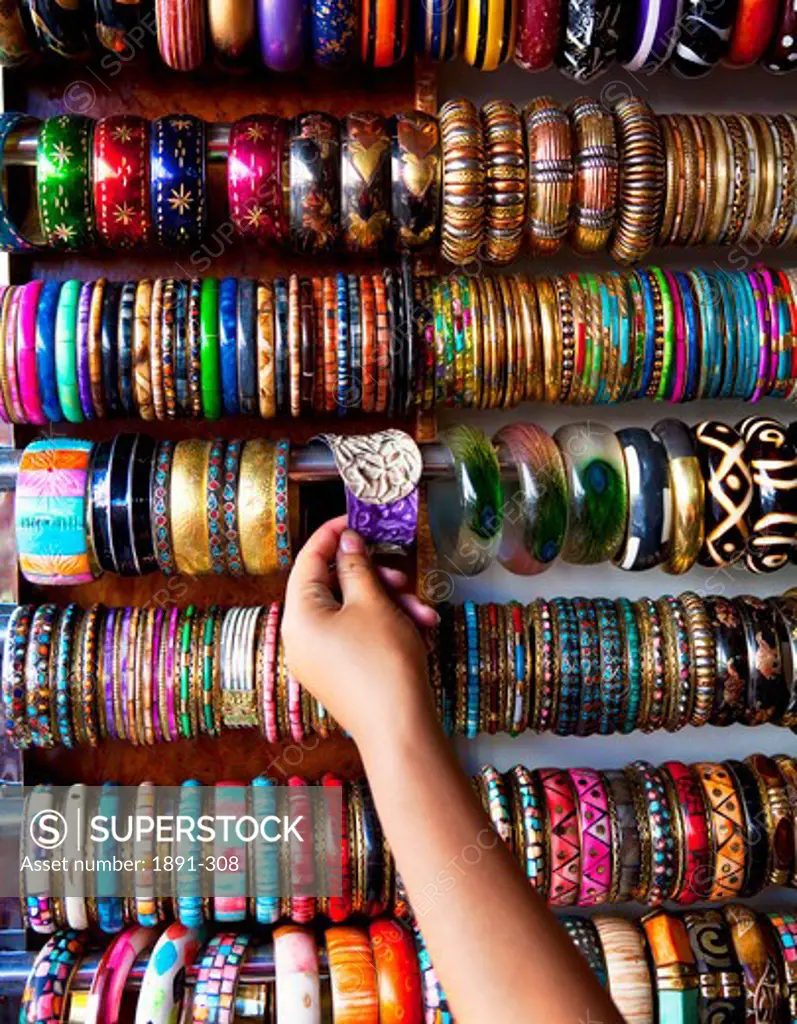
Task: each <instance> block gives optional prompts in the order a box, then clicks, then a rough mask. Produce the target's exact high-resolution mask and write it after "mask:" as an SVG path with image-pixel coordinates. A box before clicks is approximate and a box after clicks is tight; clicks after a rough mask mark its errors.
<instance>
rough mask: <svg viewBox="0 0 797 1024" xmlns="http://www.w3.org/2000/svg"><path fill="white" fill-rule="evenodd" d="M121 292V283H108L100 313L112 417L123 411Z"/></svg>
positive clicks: (104, 372)
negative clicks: (119, 342) (120, 337)
mask: <svg viewBox="0 0 797 1024" xmlns="http://www.w3.org/2000/svg"><path fill="white" fill-rule="evenodd" d="M121 292H122V286H121V283H119V282H117V281H106V282H105V288H104V289H103V293H102V310H101V312H100V325H99V326H100V332H99V333H100V339H99V340H100V351H99V356H100V360H101V368H100V373H101V378H102V391H103V398H104V404H105V408H106V410H107V412H108V413H109V415H111V416H115V415H120V414H121V411H122V410H121V405H120V402H119V388H118V384H119V373H118V337H119V301H120V299H121Z"/></svg>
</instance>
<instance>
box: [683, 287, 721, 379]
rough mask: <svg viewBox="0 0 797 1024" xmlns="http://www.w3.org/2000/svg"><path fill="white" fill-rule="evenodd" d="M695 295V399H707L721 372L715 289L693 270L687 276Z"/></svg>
mask: <svg viewBox="0 0 797 1024" xmlns="http://www.w3.org/2000/svg"><path fill="white" fill-rule="evenodd" d="M689 276H690V277H691V278H692V281H693V283H694V286H695V291H696V293H697V303H696V305H697V317H698V320H699V323H700V328H699V331H698V337H699V339H700V343H699V344H698V355H697V358H698V360H699V361H700V370H699V373H698V384H697V394H696V395H695V398H696V399H703V398H708V397H710V395H711V394H712V393H713V388H714V387H715V386H716V381H717V380H718V378H719V376H720V374H721V372H722V359H721V358H718V353H717V350H718V348H719V345H720V337H719V333H718V331H717V316H716V313H715V303H716V301H717V298H718V295H717V289H716V286H714V285H713V284H712V283H709V278H708V276H707V275H706V273H705V272H704V271H702V270H693V271H691V272H690V275H689Z"/></svg>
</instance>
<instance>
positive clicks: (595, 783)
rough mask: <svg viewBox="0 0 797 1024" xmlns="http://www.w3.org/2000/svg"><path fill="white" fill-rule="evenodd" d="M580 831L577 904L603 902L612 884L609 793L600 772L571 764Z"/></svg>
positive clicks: (587, 904)
mask: <svg viewBox="0 0 797 1024" xmlns="http://www.w3.org/2000/svg"><path fill="white" fill-rule="evenodd" d="M568 774H569V775H570V781H571V782H572V783H573V787H574V789H575V791H576V797H577V806H578V824H579V831H580V833H581V881H580V883H579V892H578V905H579V906H580V907H593V906H597V905H598V904H599V903H606V902H607V900H608V898H609V892H610V891H611V887H612V834H611V823H610V819H609V797H608V794H607V792H606V786H605V784H604V782H603V777H602V776H601V774H600V772H596V771H593V770H592V769H591V768H571V769H570V770H569V773H568Z"/></svg>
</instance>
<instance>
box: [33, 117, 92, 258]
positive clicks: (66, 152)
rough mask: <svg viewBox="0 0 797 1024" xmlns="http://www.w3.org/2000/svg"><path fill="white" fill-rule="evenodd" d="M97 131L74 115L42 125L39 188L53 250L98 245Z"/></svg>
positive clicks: (41, 211)
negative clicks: (94, 209)
mask: <svg viewBox="0 0 797 1024" xmlns="http://www.w3.org/2000/svg"><path fill="white" fill-rule="evenodd" d="M93 130H94V121H93V120H92V119H91V118H88V117H77V116H75V115H72V114H61V115H60V116H58V117H49V118H47V120H46V121H43V122H42V126H41V130H40V133H39V145H38V147H37V149H36V188H37V192H38V196H39V215H40V217H41V225H42V231H43V232H44V237H45V239H46V242H47V245H49V246H51V247H52V248H53V249H88V248H90V247H91V245H92V244H93V242H94V232H93V229H92V225H93V219H92V213H91V157H90V154H91V145H92V134H93Z"/></svg>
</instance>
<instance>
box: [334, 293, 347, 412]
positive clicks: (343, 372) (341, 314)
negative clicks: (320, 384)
mask: <svg viewBox="0 0 797 1024" xmlns="http://www.w3.org/2000/svg"><path fill="white" fill-rule="evenodd" d="M335 290H336V294H337V305H338V347H337V357H338V415H339V416H345V415H346V413H347V411H348V408H349V289H348V282H347V280H346V275H345V274H341V273H338V274H337V275H336V276H335Z"/></svg>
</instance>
